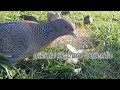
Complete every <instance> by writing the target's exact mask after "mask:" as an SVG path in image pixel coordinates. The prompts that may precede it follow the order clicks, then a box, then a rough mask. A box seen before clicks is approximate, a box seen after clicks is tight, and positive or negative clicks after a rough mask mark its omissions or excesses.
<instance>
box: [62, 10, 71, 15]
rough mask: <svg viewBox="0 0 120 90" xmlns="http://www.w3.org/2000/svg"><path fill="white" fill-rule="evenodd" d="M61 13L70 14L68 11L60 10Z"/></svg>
mask: <svg viewBox="0 0 120 90" xmlns="http://www.w3.org/2000/svg"><path fill="white" fill-rule="evenodd" d="M61 14H62V15H68V14H70V11H62V12H61Z"/></svg>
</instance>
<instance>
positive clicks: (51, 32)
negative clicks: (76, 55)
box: [34, 23, 59, 48]
mask: <svg viewBox="0 0 120 90" xmlns="http://www.w3.org/2000/svg"><path fill="white" fill-rule="evenodd" d="M57 37H59V36H58V35H57V33H56V31H55V29H54V28H53V27H52V26H51V25H50V24H49V23H44V24H40V25H39V26H38V29H37V30H36V31H35V33H34V41H35V43H36V44H37V47H39V48H45V47H47V46H49V45H50V44H51V43H52V42H53V41H54V40H55V39H56V38H57Z"/></svg>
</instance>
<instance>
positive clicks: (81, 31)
mask: <svg viewBox="0 0 120 90" xmlns="http://www.w3.org/2000/svg"><path fill="white" fill-rule="evenodd" d="M48 12H50V11H25V12H20V11H1V12H0V22H11V21H19V20H21V19H19V17H18V16H19V15H20V14H26V15H32V16H35V17H36V18H37V19H38V20H39V22H40V23H44V22H48V20H47V13H48ZM86 15H91V16H92V18H93V23H92V24H91V25H87V26H84V25H83V18H84V17H85V16H86ZM61 17H63V18H66V19H69V20H71V21H72V22H74V23H75V24H76V28H77V29H76V31H77V36H78V38H79V39H80V41H79V42H81V43H87V45H88V47H90V48H87V49H86V51H87V50H89V52H92V51H93V49H92V46H91V43H92V44H93V46H94V48H95V50H94V52H110V53H111V54H112V55H113V58H111V59H89V58H88V59H87V58H82V59H79V62H78V63H77V64H74V63H70V62H68V59H37V60H34V59H33V60H32V61H21V62H18V63H17V65H15V66H12V67H10V66H9V65H7V64H6V61H5V60H4V59H3V58H2V57H1V58H0V61H1V62H0V79H119V78H120V50H119V49H120V35H119V33H120V25H119V24H120V12H119V11H71V13H70V14H69V15H65V16H61ZM85 36H86V37H85ZM63 40H65V42H67V43H70V44H72V45H74V46H75V47H76V48H78V46H79V45H80V44H78V41H77V40H75V39H74V38H73V37H71V36H64V37H62V38H58V39H57V40H56V41H54V42H53V44H51V45H50V46H49V47H47V48H46V49H44V50H43V51H42V52H48V53H58V52H64V53H66V52H70V51H69V50H68V49H67V48H66V46H65V42H63ZM89 42H90V43H89ZM76 68H81V71H80V72H78V73H75V72H74V70H75V69H76Z"/></svg>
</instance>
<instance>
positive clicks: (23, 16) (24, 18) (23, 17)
mask: <svg viewBox="0 0 120 90" xmlns="http://www.w3.org/2000/svg"><path fill="white" fill-rule="evenodd" d="M19 17H20V18H22V19H23V20H29V21H34V22H38V20H37V19H36V18H35V17H34V16H29V15H21V16H19Z"/></svg>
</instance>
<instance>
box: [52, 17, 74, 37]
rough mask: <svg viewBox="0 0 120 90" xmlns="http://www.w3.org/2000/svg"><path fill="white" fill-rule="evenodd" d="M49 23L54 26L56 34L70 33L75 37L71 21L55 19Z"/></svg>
mask: <svg viewBox="0 0 120 90" xmlns="http://www.w3.org/2000/svg"><path fill="white" fill-rule="evenodd" d="M50 23H51V25H52V26H53V28H55V30H56V32H57V33H58V36H64V35H72V36H73V37H76V35H75V25H74V24H73V23H72V22H71V21H69V20H66V19H57V20H55V21H52V22H50Z"/></svg>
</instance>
